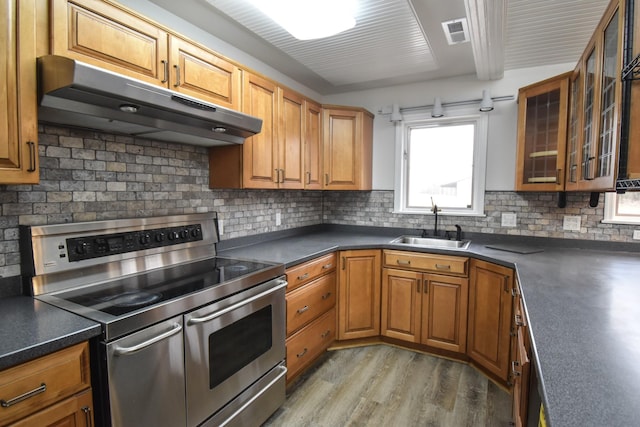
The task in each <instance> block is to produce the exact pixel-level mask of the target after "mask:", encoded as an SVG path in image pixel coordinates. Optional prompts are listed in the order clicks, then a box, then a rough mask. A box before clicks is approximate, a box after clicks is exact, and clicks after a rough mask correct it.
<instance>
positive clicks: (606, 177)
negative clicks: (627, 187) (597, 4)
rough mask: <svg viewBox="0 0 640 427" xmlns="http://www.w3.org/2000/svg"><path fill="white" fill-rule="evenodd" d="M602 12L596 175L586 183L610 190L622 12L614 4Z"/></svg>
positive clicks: (614, 157)
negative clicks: (603, 17)
mask: <svg viewBox="0 0 640 427" xmlns="http://www.w3.org/2000/svg"><path fill="white" fill-rule="evenodd" d="M612 4H613V5H614V6H615V7H614V8H613V9H612V8H609V10H608V11H607V12H606V13H605V21H604V22H605V26H604V28H603V29H602V33H601V34H599V35H598V37H599V42H600V43H602V48H601V49H600V58H599V62H600V73H599V82H598V86H597V87H598V97H599V99H598V102H597V103H596V105H597V110H596V111H597V112H596V115H595V120H597V134H596V137H595V141H594V142H595V145H594V147H593V149H594V152H593V157H594V158H595V170H594V173H595V176H594V179H593V181H591V182H590V183H589V185H588V189H589V190H610V189H613V188H614V187H615V178H616V173H617V171H616V165H617V155H618V142H619V138H620V135H619V123H620V102H621V87H622V85H621V84H620V70H621V69H622V63H621V56H622V55H621V43H620V40H622V27H623V25H622V23H621V18H622V13H621V12H620V10H619V8H618V7H617V2H613V3H612Z"/></svg>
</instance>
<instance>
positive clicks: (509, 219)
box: [502, 212, 518, 227]
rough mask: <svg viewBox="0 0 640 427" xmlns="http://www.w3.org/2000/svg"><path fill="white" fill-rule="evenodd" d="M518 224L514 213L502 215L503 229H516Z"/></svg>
mask: <svg viewBox="0 0 640 427" xmlns="http://www.w3.org/2000/svg"><path fill="white" fill-rule="evenodd" d="M517 223H518V217H517V215H516V214H515V213H513V212H503V213H502V226H503V227H515V226H516V225H517Z"/></svg>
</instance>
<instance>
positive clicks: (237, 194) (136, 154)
mask: <svg viewBox="0 0 640 427" xmlns="http://www.w3.org/2000/svg"><path fill="white" fill-rule="evenodd" d="M38 141H39V142H38V143H39V154H40V183H39V184H38V185H0V206H1V208H2V217H1V218H0V231H1V232H2V240H0V277H11V276H15V275H18V274H20V265H19V264H20V255H19V247H18V246H19V245H18V225H19V224H22V225H44V224H60V223H68V222H79V221H94V220H104V219H119V218H140V217H150V216H162V215H174V214H183V213H195V212H210V211H215V212H218V214H219V217H220V218H221V219H222V220H223V221H224V234H223V235H222V236H221V238H222V239H223V240H224V239H230V238H235V237H242V236H247V235H251V234H256V233H263V232H270V231H278V230H285V229H289V228H295V227H302V226H307V225H314V224H320V223H321V222H322V192H320V191H302V190H300V191H275V190H211V189H209V185H208V184H209V161H208V154H207V149H206V148H204V147H198V146H191V145H182V144H174V143H165V142H157V141H150V140H145V139H137V138H133V137H129V136H116V135H111V134H105V133H100V132H93V131H87V130H78V129H69V128H62V127H54V126H43V125H41V126H40V128H39V138H38ZM275 212H280V213H281V214H282V224H281V225H280V226H278V227H276V226H275Z"/></svg>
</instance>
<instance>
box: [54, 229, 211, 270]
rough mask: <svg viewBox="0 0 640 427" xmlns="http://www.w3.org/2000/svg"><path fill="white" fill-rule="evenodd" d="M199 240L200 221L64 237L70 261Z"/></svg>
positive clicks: (200, 231) (200, 236) (200, 238)
mask: <svg viewBox="0 0 640 427" xmlns="http://www.w3.org/2000/svg"><path fill="white" fill-rule="evenodd" d="M198 240H202V226H201V225H200V224H192V225H185V226H179V227H164V228H156V229H152V230H142V231H129V232H124V233H114V234H101V235H97V236H84V237H75V238H69V239H66V246H67V254H68V259H69V261H82V260H85V259H91V258H100V257H103V256H109V255H116V254H122V253H126V252H135V251H140V250H145V249H153V248H159V247H163V246H172V245H179V244H183V243H189V242H195V241H198Z"/></svg>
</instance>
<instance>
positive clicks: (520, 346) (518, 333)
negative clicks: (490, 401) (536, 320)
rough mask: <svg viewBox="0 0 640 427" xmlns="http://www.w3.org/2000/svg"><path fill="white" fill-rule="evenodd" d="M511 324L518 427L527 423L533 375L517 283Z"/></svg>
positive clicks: (512, 362)
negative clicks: (530, 385)
mask: <svg viewBox="0 0 640 427" xmlns="http://www.w3.org/2000/svg"><path fill="white" fill-rule="evenodd" d="M515 289H516V292H515V300H514V301H513V311H514V314H513V321H512V325H511V330H512V334H511V335H512V336H511V373H510V375H511V383H512V384H513V395H512V405H511V408H512V417H513V423H514V425H515V426H516V427H522V426H526V425H527V416H528V413H527V412H528V407H529V384H530V377H531V340H530V338H529V327H528V325H527V322H526V316H525V311H524V305H523V303H522V298H521V296H520V287H519V286H518V285H517V283H516V288H515Z"/></svg>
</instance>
